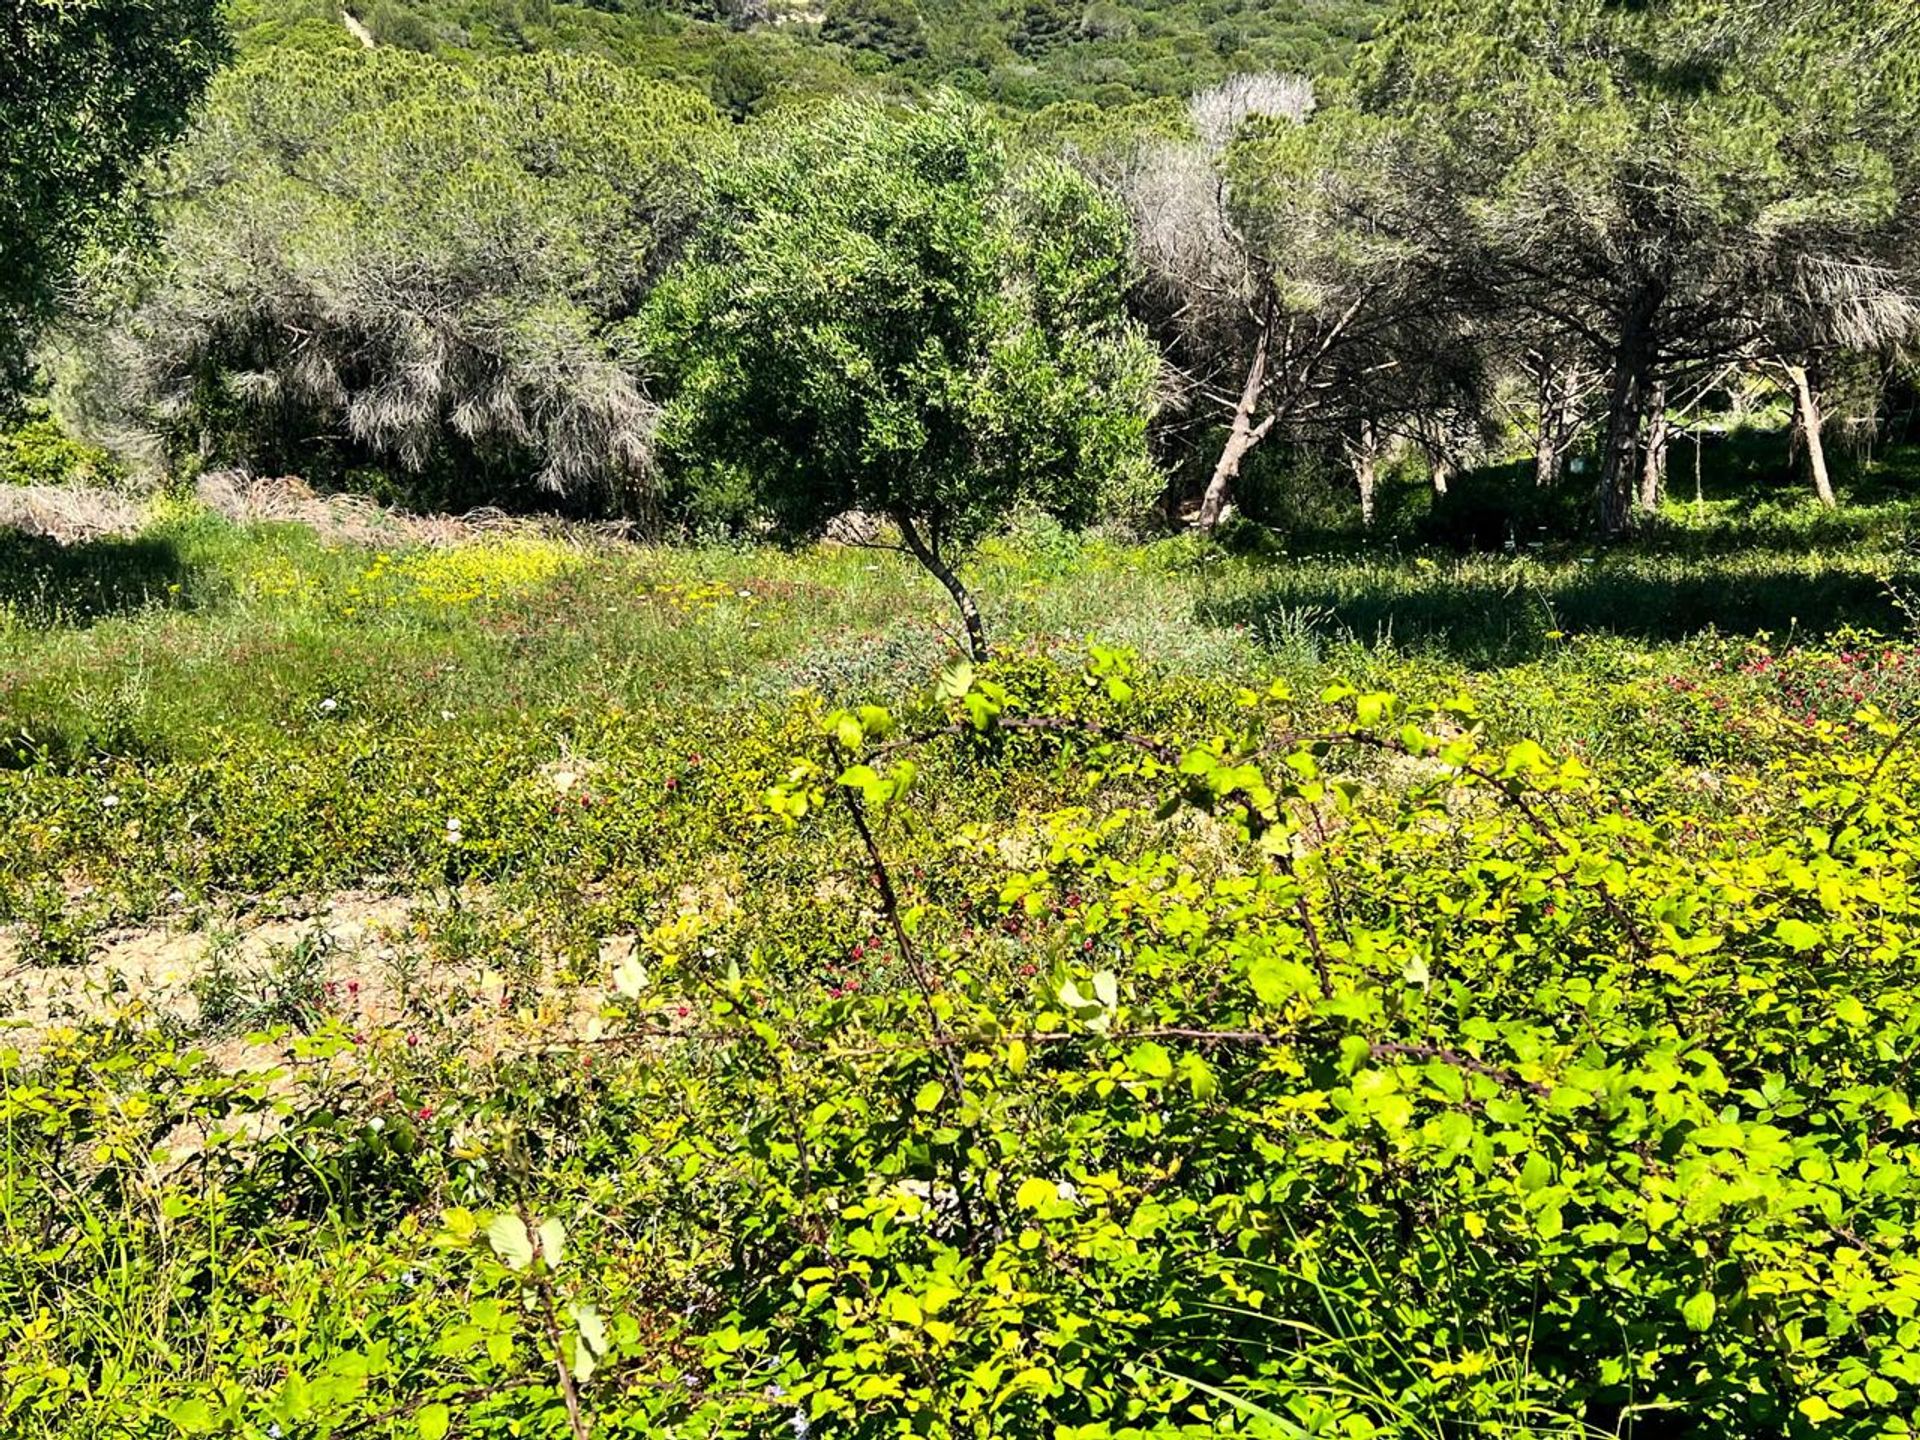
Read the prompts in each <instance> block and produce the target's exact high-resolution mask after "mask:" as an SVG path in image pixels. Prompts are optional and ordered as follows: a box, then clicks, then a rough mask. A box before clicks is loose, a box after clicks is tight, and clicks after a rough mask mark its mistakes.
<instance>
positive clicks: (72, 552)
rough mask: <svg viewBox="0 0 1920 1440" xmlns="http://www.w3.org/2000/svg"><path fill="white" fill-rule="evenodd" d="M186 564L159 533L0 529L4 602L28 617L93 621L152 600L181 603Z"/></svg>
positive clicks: (47, 621) (0, 603) (32, 620)
mask: <svg viewBox="0 0 1920 1440" xmlns="http://www.w3.org/2000/svg"><path fill="white" fill-rule="evenodd" d="M186 580H187V566H186V564H185V562H184V561H183V560H182V559H181V556H180V552H179V550H178V548H177V547H176V546H175V545H174V544H173V542H172V541H171V540H167V539H164V538H156V537H153V536H144V535H143V536H136V537H133V538H110V539H97V540H84V541H80V542H78V543H76V544H72V545H62V544H60V543H59V542H58V541H55V540H50V539H48V538H47V537H45V536H43V535H29V534H26V533H24V532H22V531H17V530H0V609H5V610H11V611H12V612H13V613H14V615H15V616H17V617H18V618H19V619H21V620H23V621H25V622H26V623H27V624H29V625H43V626H53V625H86V624H90V623H92V622H93V621H95V620H99V619H102V618H104V617H106V616H109V615H121V614H126V613H127V612H129V611H133V610H141V609H145V608H146V607H148V606H150V605H164V604H172V603H178V600H179V597H180V596H181V595H183V594H184V593H185V589H186Z"/></svg>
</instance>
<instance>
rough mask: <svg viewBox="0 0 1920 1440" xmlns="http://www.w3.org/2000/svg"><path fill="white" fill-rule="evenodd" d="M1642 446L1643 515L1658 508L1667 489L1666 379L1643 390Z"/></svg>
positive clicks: (1640, 506) (1651, 512)
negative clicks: (1643, 429)
mask: <svg viewBox="0 0 1920 1440" xmlns="http://www.w3.org/2000/svg"><path fill="white" fill-rule="evenodd" d="M1646 436H1647V438H1646V446H1645V448H1644V450H1643V452H1642V455H1641V460H1640V503H1639V510H1640V513H1641V514H1643V515H1651V514H1653V513H1654V512H1655V511H1656V510H1658V509H1659V508H1660V497H1661V495H1662V494H1664V493H1665V491H1666V488H1667V382H1666V381H1664V380H1656V381H1654V382H1653V385H1652V388H1651V389H1650V390H1649V391H1648V393H1647V406H1646Z"/></svg>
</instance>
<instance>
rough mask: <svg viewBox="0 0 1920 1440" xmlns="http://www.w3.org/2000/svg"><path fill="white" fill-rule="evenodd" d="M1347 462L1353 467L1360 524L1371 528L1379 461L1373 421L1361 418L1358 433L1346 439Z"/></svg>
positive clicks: (1377, 435) (1378, 443)
mask: <svg viewBox="0 0 1920 1440" xmlns="http://www.w3.org/2000/svg"><path fill="white" fill-rule="evenodd" d="M1347 463H1348V464H1349V465H1351V466H1352V467H1353V483H1354V487H1355V488H1356V489H1357V490H1358V491H1359V492H1360V524H1361V526H1362V527H1363V528H1365V529H1368V530H1371V529H1372V528H1373V508H1374V507H1373V498H1374V490H1375V486H1376V484H1377V482H1378V480H1379V463H1380V432H1379V430H1378V429H1377V428H1376V427H1375V425H1374V423H1373V421H1371V420H1362V421H1361V422H1360V433H1359V434H1358V435H1357V436H1356V437H1354V438H1351V439H1349V440H1348V441H1347Z"/></svg>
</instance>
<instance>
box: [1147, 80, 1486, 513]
mask: <svg viewBox="0 0 1920 1440" xmlns="http://www.w3.org/2000/svg"><path fill="white" fill-rule="evenodd" d="M1190 117H1191V123H1192V125H1193V130H1194V133H1195V135H1196V138H1195V139H1194V140H1192V141H1188V142H1171V143H1169V142H1165V141H1149V142H1148V143H1147V144H1145V145H1143V146H1142V147H1141V150H1140V152H1139V158H1138V161H1137V163H1136V164H1134V165H1133V166H1132V167H1131V168H1129V169H1128V170H1126V171H1124V172H1123V173H1121V174H1120V175H1119V177H1118V181H1117V183H1118V186H1119V189H1120V191H1121V193H1122V194H1123V195H1124V196H1125V197H1126V200H1127V204H1128V207H1129V209H1130V210H1131V212H1132V214H1133V216H1134V225H1135V234H1136V243H1137V245H1138V247H1139V252H1140V256H1141V261H1142V266H1143V268H1144V270H1145V271H1146V274H1147V283H1146V285H1145V286H1144V288H1143V292H1142V298H1143V301H1144V304H1145V307H1146V310H1147V312H1148V314H1149V315H1150V317H1151V323H1152V325H1153V328H1154V330H1155V332H1156V333H1157V334H1158V335H1159V336H1160V337H1161V343H1162V347H1163V349H1164V350H1165V352H1166V353H1167V355H1168V356H1169V358H1170V360H1171V361H1172V363H1173V365H1174V366H1175V367H1176V369H1177V370H1178V371H1179V372H1180V374H1181V375H1182V377H1183V386H1182V389H1183V392H1184V395H1185V397H1186V398H1187V399H1188V401H1189V403H1190V404H1191V405H1192V406H1193V408H1195V409H1197V410H1199V411H1200V412H1201V413H1206V412H1208V411H1213V412H1214V413H1220V412H1222V411H1223V412H1224V413H1225V416H1226V418H1227V427H1226V434H1225V437H1224V439H1222V440H1221V442H1220V445H1219V448H1218V450H1217V452H1215V457H1214V459H1213V463H1212V467H1211V473H1210V475H1209V477H1208V480H1207V483H1206V488H1205V491H1204V492H1203V495H1202V498H1201V502H1200V508H1199V511H1198V514H1197V517H1196V523H1197V524H1198V526H1199V527H1200V528H1201V529H1202V530H1210V529H1212V528H1213V527H1214V526H1216V525H1217V524H1218V523H1219V521H1220V518H1221V516H1222V515H1223V514H1224V513H1225V510H1226V506H1227V504H1228V502H1229V501H1230V499H1231V498H1232V494H1233V490H1234V486H1235V485H1236V483H1237V481H1238V479H1239V475H1240V471H1241V468H1242V466H1243V465H1244V464H1245V462H1246V459H1247V457H1248V455H1250V454H1251V453H1252V452H1253V451H1254V450H1255V449H1256V448H1257V447H1258V446H1260V445H1262V444H1263V443H1266V442H1267V441H1268V440H1269V439H1270V438H1271V437H1274V436H1285V437H1287V438H1290V439H1292V440H1295V441H1303V440H1304V441H1310V442H1314V443H1318V444H1321V445H1324V446H1327V447H1330V448H1331V447H1333V446H1335V445H1338V446H1340V447H1341V448H1343V449H1346V450H1348V452H1349V454H1350V455H1353V456H1357V457H1360V458H1359V459H1357V460H1356V479H1357V481H1358V482H1359V483H1360V484H1361V486H1362V488H1363V489H1364V488H1365V487H1366V484H1367V477H1368V475H1369V474H1370V473H1371V472H1370V469H1369V468H1368V466H1367V465H1366V464H1365V463H1364V462H1365V457H1367V456H1369V455H1371V454H1372V453H1374V451H1375V449H1376V446H1377V443H1378V442H1383V441H1384V440H1385V438H1386V436H1387V435H1388V434H1389V433H1391V432H1393V431H1395V430H1405V429H1407V428H1409V426H1408V422H1409V419H1410V417H1411V416H1412V415H1413V414H1414V413H1415V412H1416V411H1417V410H1418V408H1419V405H1418V398H1419V397H1421V396H1433V395H1441V394H1444V395H1446V396H1448V397H1450V400H1449V403H1451V397H1458V396H1459V395H1461V394H1462V393H1464V391H1463V388H1462V386H1463V382H1468V381H1470V377H1471V376H1472V375H1473V374H1474V372H1475V371H1476V370H1477V361H1475V360H1474V359H1473V357H1472V356H1471V354H1470V351H1469V349H1468V348H1467V347H1464V346H1463V345H1462V344H1461V343H1460V340H1461V337H1460V334H1459V330H1458V326H1457V324H1456V323H1455V319H1454V316H1453V313H1452V308H1451V301H1450V298H1449V297H1450V295H1451V293H1452V291H1453V289H1454V288H1455V286H1454V284H1453V281H1452V278H1451V277H1450V276H1449V275H1448V273H1447V271H1446V267H1445V263H1444V255H1443V254H1442V253H1441V252H1440V251H1439V250H1438V249H1437V248H1436V247H1435V245H1434V244H1433V242H1432V240H1431V238H1430V237H1429V236H1428V235H1427V234H1426V233H1424V232H1425V230H1426V224H1425V219H1424V210H1425V208H1426V207H1427V206H1428V204H1429V200H1428V198H1427V196H1426V194H1425V192H1424V191H1423V190H1422V189H1421V187H1420V186H1418V185H1416V184H1409V183H1407V176H1406V174H1405V173H1404V172H1403V171H1402V169H1401V167H1400V166H1399V163H1398V159H1397V155H1396V153H1395V151H1394V149H1393V148H1392V146H1391V145H1390V144H1388V143H1386V142H1388V141H1390V140H1391V139H1392V136H1391V135H1390V133H1389V132H1388V131H1387V130H1386V129H1385V127H1382V126H1379V125H1377V124H1375V123H1374V122H1373V121H1371V120H1370V119H1369V118H1368V117H1365V116H1361V115H1358V114H1356V113H1354V112H1351V111H1344V112H1337V113H1336V114H1334V115H1331V116H1322V115H1320V114H1319V113H1317V112H1315V110H1314V99H1313V93H1312V90H1311V88H1310V87H1307V86H1305V85H1304V84H1302V83H1300V82H1298V81H1293V80H1289V79H1288V78H1287V77H1278V76H1241V77H1236V78H1235V79H1234V80H1232V81H1229V82H1228V83H1227V84H1225V85H1223V86H1220V87H1218V88H1217V89H1215V90H1212V91H1205V92H1202V93H1201V94H1199V95H1197V96H1195V97H1194V100H1193V102H1192V105H1191V107H1190ZM1309 117H1311V118H1309ZM1356 214H1365V215H1367V216H1368V217H1369V218H1367V219H1366V220H1365V221H1364V222H1363V223H1360V224H1357V225H1356V224H1355V223H1353V220H1352V217H1353V216H1354V215H1356ZM1476 384H1477V382H1471V383H1467V384H1466V389H1469V390H1470V389H1472V388H1474V387H1475V385H1476ZM1362 435H1367V436H1370V437H1371V441H1370V442H1369V443H1365V444H1359V445H1358V448H1357V449H1355V448H1354V446H1355V445H1356V443H1357V440H1356V437H1359V436H1362ZM1363 508H1370V507H1368V506H1364V505H1363Z"/></svg>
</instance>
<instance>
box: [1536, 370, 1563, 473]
mask: <svg viewBox="0 0 1920 1440" xmlns="http://www.w3.org/2000/svg"><path fill="white" fill-rule="evenodd" d="M1567 424H1568V421H1567V396H1566V392H1565V390H1564V389H1563V388H1562V386H1561V383H1560V371H1559V368H1558V367H1557V366H1555V365H1554V363H1553V362H1552V361H1551V360H1544V359H1543V360H1542V361H1541V362H1540V438H1539V441H1538V444H1537V445H1536V447H1535V453H1534V457H1533V483H1534V484H1535V485H1538V486H1539V487H1540V488H1541V489H1543V490H1544V489H1547V488H1549V487H1551V486H1554V485H1558V484H1559V483H1560V472H1561V465H1562V461H1563V458H1564V456H1565V453H1566V447H1567Z"/></svg>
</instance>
